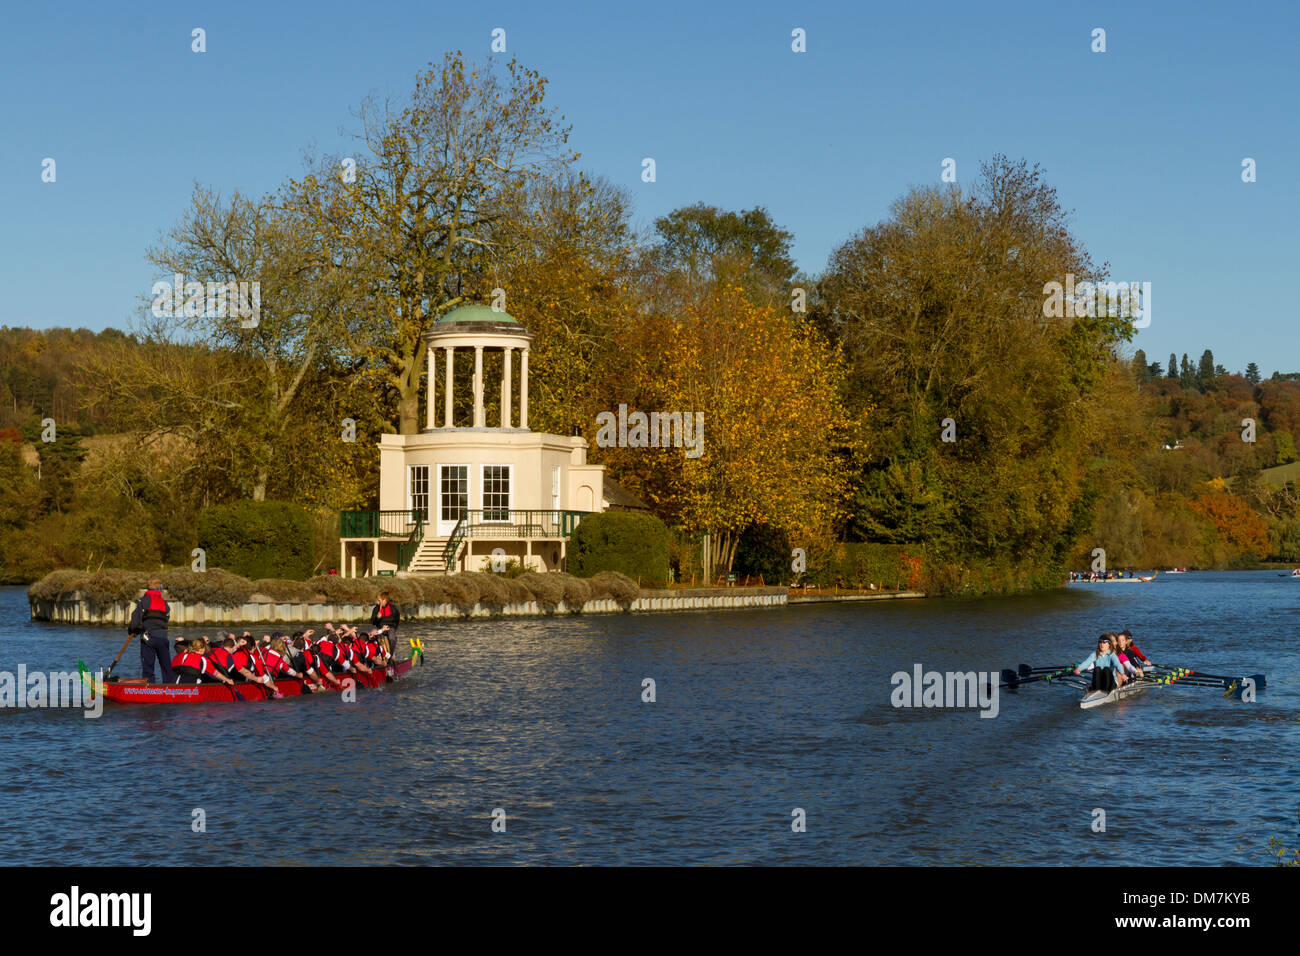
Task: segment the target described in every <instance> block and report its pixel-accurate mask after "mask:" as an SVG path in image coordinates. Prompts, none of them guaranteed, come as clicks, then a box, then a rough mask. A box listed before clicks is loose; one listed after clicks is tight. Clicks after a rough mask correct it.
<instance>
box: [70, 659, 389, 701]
mask: <svg viewBox="0 0 1300 956" xmlns="http://www.w3.org/2000/svg"><path fill="white" fill-rule="evenodd" d="M412 663H413V660H412V659H411V658H407V659H406V660H404V661H398V662H397V663H396V664H393V665H392V666H391V667H388V668H386V669H384V670H382V671H381V670H375V671H373V672H372V673H370V674H360V673H357V674H349V675H347V676H345V677H340V678H339V680H341V681H342V682H343V684H344V686H346V685H347V682H348V681H349V680H352V681H355V684H356V685H357V686H359V687H382V686H383V685H384V684H385V683H387V682H388V681H391V680H394V679H395V678H398V677H400V676H401V675H403V674H405V673H406V672H407V671H409V670H410V669H411V664H412ZM83 679H84V675H83ZM326 686H327V687H328V686H329V685H326ZM275 687H276V689H277V690H278V691H279V692H280V693H281V694H283V695H284V696H285V697H302V696H306V695H305V694H304V691H303V685H302V681H299V680H294V679H292V678H288V679H285V680H277V681H275ZM93 689H94V691H95V692H96V693H103V695H104V700H111V701H116V702H117V703H119V704H195V703H203V702H211V703H226V704H230V703H248V702H251V701H256V700H266V699H267V693H266V689H265V685H262V684H251V683H237V684H235V688H234V689H235V690H237V691H239V693H240V695H241V696H242V697H243V700H242V701H241V700H240V699H239V697H236V696H235V694H234V693H233V692H232V691H231V688H230V687H229V686H228V685H226V684H146V683H145V682H144V681H142V680H139V679H136V680H130V679H128V680H107V681H104V682H102V683H99V682H95V684H94V685H93ZM317 693H320V692H319V691H317ZM324 693H327V694H328V693H338V691H336V690H334V689H333V688H330V689H329V690H326V691H325V692H324Z"/></svg>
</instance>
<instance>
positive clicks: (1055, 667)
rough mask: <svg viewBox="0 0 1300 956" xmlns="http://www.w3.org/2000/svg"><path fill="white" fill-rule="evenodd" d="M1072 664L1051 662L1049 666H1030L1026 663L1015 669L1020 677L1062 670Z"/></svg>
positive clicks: (1070, 666)
mask: <svg viewBox="0 0 1300 956" xmlns="http://www.w3.org/2000/svg"><path fill="white" fill-rule="evenodd" d="M1073 666H1074V665H1073V664H1052V665H1051V666H1050V667H1030V666H1029V665H1028V664H1021V665H1020V666H1019V667H1018V668H1017V670H1018V671H1019V672H1020V676H1021V677H1029V676H1030V675H1031V674H1045V673H1047V672H1049V671H1062V670H1067V669H1069V668H1072V667H1073Z"/></svg>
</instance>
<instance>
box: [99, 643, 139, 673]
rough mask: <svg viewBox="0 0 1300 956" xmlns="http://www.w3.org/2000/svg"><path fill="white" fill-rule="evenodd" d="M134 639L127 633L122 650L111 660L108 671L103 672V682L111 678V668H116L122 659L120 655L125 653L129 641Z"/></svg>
mask: <svg viewBox="0 0 1300 956" xmlns="http://www.w3.org/2000/svg"><path fill="white" fill-rule="evenodd" d="M134 639H135V635H134V634H131V633H129V632H128V633H127V635H126V643H125V644H123V645H122V649H121V650H120V651H118V652H117V657H115V658H113V663H111V664H109V665H108V670H107V671H105V672H104V680H108V679H109V678H110V677H112V676H113V668H114V667H116V666H117V662H118V661H120V660H121V659H122V655H123V654H125V653H126V649H127V647H129V646H130V644H131V641H133V640H134Z"/></svg>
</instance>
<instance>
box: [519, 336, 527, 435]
mask: <svg viewBox="0 0 1300 956" xmlns="http://www.w3.org/2000/svg"><path fill="white" fill-rule="evenodd" d="M519 427H520V428H524V429H526V428H528V347H527V346H524V348H523V351H522V352H521V353H520V355H519Z"/></svg>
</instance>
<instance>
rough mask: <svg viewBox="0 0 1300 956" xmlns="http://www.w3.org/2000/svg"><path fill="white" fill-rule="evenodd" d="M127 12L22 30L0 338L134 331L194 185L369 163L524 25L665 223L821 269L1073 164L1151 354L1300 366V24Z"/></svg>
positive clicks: (1032, 14) (589, 130)
mask: <svg viewBox="0 0 1300 956" xmlns="http://www.w3.org/2000/svg"><path fill="white" fill-rule="evenodd" d="M122 6H123V5H116V4H114V5H109V4H101V3H93V4H92V3H87V2H73V3H65V4H60V5H59V6H58V7H57V12H55V11H54V10H53V9H51V8H49V7H47V6H43V5H38V4H21V5H17V6H11V7H10V8H9V9H7V10H6V14H5V19H6V23H5V28H4V30H3V32H2V33H0V81H3V86H2V88H3V93H2V94H0V96H2V97H3V98H2V99H0V102H3V104H4V109H3V114H0V115H3V117H4V129H3V135H2V136H0V213H2V215H0V263H2V264H3V265H2V266H0V274H3V276H4V279H5V282H4V290H5V294H4V296H3V298H0V324H3V325H11V326H13V325H31V326H35V327H52V326H60V325H70V326H74V327H79V326H84V327H87V328H92V329H99V328H103V327H105V326H116V327H119V328H125V327H127V326H128V323H129V322H130V321H131V319H132V317H133V315H134V312H135V309H136V303H137V301H138V300H139V298H140V297H141V296H143V295H145V294H146V293H147V292H148V290H149V286H150V285H151V283H152V281H153V279H154V278H155V277H154V275H153V272H152V270H151V268H150V267H149V265H148V263H147V262H146V261H145V259H144V251H145V249H146V247H147V246H148V245H149V244H150V243H152V242H154V241H155V240H156V238H157V236H158V234H159V232H160V231H161V230H163V229H165V228H166V227H168V226H169V225H171V224H172V223H174V222H175V220H176V219H177V217H178V216H179V215H180V213H181V212H182V210H183V209H184V208H185V206H186V204H187V202H188V198H189V194H190V191H191V188H192V184H193V183H194V182H195V181H197V182H200V183H202V184H205V185H209V186H212V187H215V188H217V189H220V190H222V191H224V192H229V191H231V190H233V189H235V188H239V189H241V190H243V191H245V192H249V193H254V194H257V193H261V192H265V191H269V190H271V189H273V188H275V187H276V186H277V185H278V184H279V183H280V182H281V181H282V180H283V179H284V178H285V177H287V176H290V175H292V174H295V173H296V172H298V171H299V170H300V168H301V156H302V151H303V149H304V148H307V147H310V146H312V145H315V146H317V147H319V148H320V149H321V150H322V151H334V150H336V149H337V150H343V151H346V144H347V143H348V142H349V140H347V139H346V138H345V137H343V136H341V135H340V133H341V130H344V129H350V128H354V127H355V123H354V122H352V120H351V117H350V112H349V110H350V108H351V107H353V106H355V105H356V104H358V103H359V102H360V101H361V100H362V99H363V98H364V97H365V96H366V95H367V94H369V93H371V92H390V93H392V94H394V95H395V96H397V97H401V96H403V95H405V93H406V92H407V91H408V90H409V88H410V83H411V79H412V77H413V76H414V75H415V74H416V73H417V72H418V71H419V70H421V69H422V68H423V67H424V66H425V65H426V64H428V63H430V62H438V61H440V60H441V59H442V56H443V54H444V52H446V51H447V50H451V49H462V50H464V51H465V52H466V53H467V54H469V55H470V56H472V57H475V58H479V57H487V56H489V55H490V53H489V44H490V42H491V31H492V30H493V29H494V28H497V27H500V28H503V29H505V30H506V43H507V48H508V52H507V54H505V57H507V58H508V56H510V55H512V54H513V55H516V56H518V58H519V59H520V61H521V62H522V63H523V64H524V65H526V66H529V67H532V68H535V69H538V70H540V71H541V72H542V74H543V75H545V76H546V77H548V78H549V79H550V81H551V85H550V89H549V96H548V98H549V100H550V102H551V103H552V104H553V105H555V106H556V107H558V108H559V109H560V110H561V111H562V112H563V113H564V114H565V116H566V117H567V119H568V121H569V122H571V123H572V125H573V127H574V134H573V144H574V146H575V148H576V149H578V150H579V151H581V152H582V154H583V158H582V161H581V163H582V166H583V167H584V168H585V169H587V170H589V171H590V172H593V173H597V174H601V175H604V176H606V177H608V178H609V179H611V180H613V181H615V182H618V183H622V184H625V185H626V186H627V187H629V189H630V190H631V191H632V193H633V195H634V197H635V199H636V203H637V206H636V210H637V218H638V221H639V222H640V223H643V224H644V223H648V222H650V221H651V220H652V219H653V218H654V217H655V216H658V215H661V214H663V213H665V212H667V211H669V210H671V209H674V208H676V207H678V206H681V205H685V204H688V203H692V202H697V201H700V200H703V201H706V202H709V203H713V204H716V205H720V206H723V207H726V208H735V209H739V208H749V207H751V206H754V205H764V206H766V207H767V208H768V209H769V210H770V211H771V213H772V215H773V216H774V218H775V219H776V220H777V221H778V222H779V223H781V224H782V225H783V226H785V227H786V228H788V229H790V230H792V231H793V232H794V234H795V237H796V243H795V255H796V259H797V261H798V263H799V265H800V267H801V268H803V269H805V270H808V271H811V272H816V271H820V270H821V269H822V268H823V267H824V266H825V263H826V260H827V257H828V255H829V254H830V252H831V250H832V249H833V248H834V247H835V246H836V245H837V244H839V243H840V242H842V241H844V240H845V239H846V238H848V237H849V236H851V235H852V234H853V233H855V232H856V231H858V230H859V229H861V228H862V227H863V226H866V225H868V224H871V223H874V222H877V221H878V220H880V219H881V218H883V217H884V216H886V215H887V213H888V207H889V204H890V203H891V202H892V201H893V200H894V199H895V198H897V197H898V196H899V195H900V194H902V193H903V192H904V191H905V190H906V189H907V188H908V187H909V186H910V185H913V184H921V183H933V182H937V181H938V179H939V175H940V163H941V161H942V160H943V159H944V158H945V157H952V158H954V159H955V160H956V161H957V175H958V180H959V182H969V181H970V180H971V179H973V177H974V175H975V173H976V171H977V169H978V165H979V162H980V161H981V160H982V159H986V158H988V157H989V156H991V155H992V154H993V153H996V152H1003V153H1006V154H1008V155H1010V156H1012V157H1017V158H1018V157H1025V158H1027V159H1029V160H1031V161H1034V162H1038V163H1041V164H1042V165H1043V167H1045V169H1046V170H1047V174H1048V178H1049V180H1050V181H1051V182H1052V184H1053V185H1055V186H1056V187H1057V189H1058V191H1059V193H1060V196H1061V199H1062V201H1063V203H1064V205H1065V206H1066V207H1067V208H1072V209H1074V210H1075V218H1074V226H1075V231H1076V233H1077V235H1078V236H1079V237H1080V238H1081V239H1082V241H1083V242H1084V244H1085V245H1086V246H1087V248H1088V249H1089V251H1090V252H1091V253H1092V255H1093V258H1094V259H1096V260H1097V261H1098V262H1101V261H1108V262H1109V263H1110V265H1111V273H1112V276H1113V277H1114V278H1116V279H1118V280H1124V281H1147V282H1151V283H1152V305H1153V309H1152V323H1151V326H1150V328H1148V329H1145V330H1143V331H1142V332H1141V333H1139V336H1138V338H1137V339H1136V341H1135V346H1136V347H1141V348H1143V349H1145V350H1146V352H1147V353H1148V355H1149V356H1150V357H1151V358H1152V359H1153V360H1154V359H1158V360H1160V361H1161V362H1163V361H1165V360H1166V359H1167V357H1168V354H1169V353H1170V352H1171V351H1176V352H1178V354H1179V355H1180V356H1181V354H1182V353H1183V352H1189V353H1191V356H1192V359H1193V361H1195V360H1196V359H1197V358H1198V357H1199V354H1200V352H1201V350H1202V349H1204V348H1207V347H1208V348H1211V349H1213V350H1214V354H1215V358H1216V360H1217V361H1219V362H1221V363H1223V364H1224V365H1225V366H1227V367H1228V368H1229V369H1231V370H1238V369H1241V368H1244V366H1245V365H1246V363H1247V362H1250V361H1252V360H1253V361H1256V362H1258V363H1259V365H1260V367H1261V368H1262V369H1263V371H1264V372H1265V374H1268V373H1270V372H1272V371H1273V370H1274V369H1275V368H1276V369H1281V370H1282V371H1292V370H1300V336H1297V335H1296V334H1295V333H1296V325H1297V314H1296V310H1295V305H1294V303H1293V300H1292V294H1291V280H1292V277H1293V275H1294V272H1295V268H1296V262H1297V257H1298V253H1300V249H1298V248H1297V246H1298V243H1297V240H1296V236H1297V229H1296V223H1295V213H1296V210H1297V209H1298V208H1300V202H1298V200H1300V124H1298V123H1297V121H1296V116H1297V108H1296V103H1295V89H1296V81H1297V76H1298V74H1300V70H1297V68H1296V65H1295V64H1296V61H1297V55H1296V51H1295V43H1296V37H1297V35H1298V33H1300V31H1297V26H1300V14H1298V13H1297V9H1300V7H1298V6H1297V5H1296V4H1292V3H1281V2H1266V3H1258V4H1251V5H1249V6H1247V7H1244V8H1243V7H1241V6H1239V5H1235V4H1229V3H1222V4H1218V3H1216V4H1178V3H1144V4H1141V5H1140V7H1141V9H1136V8H1137V7H1138V6H1139V5H1138V4H1133V3H1091V4H1089V3H1069V4H1042V3H980V4H973V3H968V2H962V3H946V2H928V3H905V4H899V3H890V4H875V3H872V4H864V3H848V2H846V3H837V4H828V3H804V2H798V3H796V2H789V3H771V2H765V0H752V2H745V3H718V4H709V3H669V2H654V3H644V2H641V3H619V2H615V0H607V2H599V3H589V4H564V5H552V4H543V3H537V2H532V3H481V4H480V3H475V4H438V3H428V2H425V3H414V2H412V3H385V2H352V3H329V2H323V3H312V4H298V3H285V4H267V3H245V2H238V0H223V2H221V3H143V4H129V5H126V6H129V8H130V9H125V10H124V9H123V8H122ZM194 27H202V28H203V29H205V30H206V32H207V52H206V53H203V54H196V53H192V52H191V50H190V42H191V41H190V31H191V30H192V29H193V28H194ZM795 27H800V28H803V29H804V30H806V31H807V46H808V51H807V52H806V53H803V54H796V53H793V52H792V51H791V49H790V43H791V37H790V34H791V30H792V29H794V28H795ZM1096 27H1101V28H1103V29H1105V30H1106V45H1107V50H1106V52H1105V53H1093V52H1092V51H1091V49H1090V46H1091V42H1092V41H1091V33H1092V30H1093V29H1094V28H1096ZM646 156H650V157H654V159H655V161H656V164H657V173H658V179H657V182H655V183H643V182H641V178H640V173H641V160H642V158H643V157H646ZM45 157H52V158H54V159H55V161H56V163H57V181H56V182H54V183H43V182H42V181H41V163H42V160H43V159H44V158H45ZM1244 157H1252V158H1254V159H1255V160H1256V163H1257V175H1258V181H1257V182H1254V183H1249V184H1247V183H1243V182H1242V181H1241V162H1242V159H1243V158H1244Z"/></svg>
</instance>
